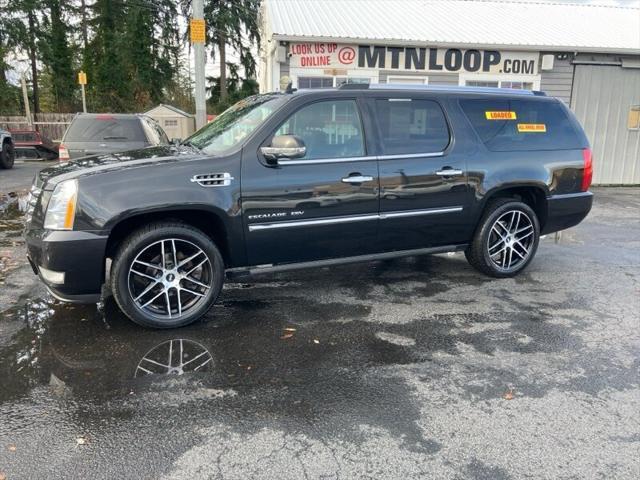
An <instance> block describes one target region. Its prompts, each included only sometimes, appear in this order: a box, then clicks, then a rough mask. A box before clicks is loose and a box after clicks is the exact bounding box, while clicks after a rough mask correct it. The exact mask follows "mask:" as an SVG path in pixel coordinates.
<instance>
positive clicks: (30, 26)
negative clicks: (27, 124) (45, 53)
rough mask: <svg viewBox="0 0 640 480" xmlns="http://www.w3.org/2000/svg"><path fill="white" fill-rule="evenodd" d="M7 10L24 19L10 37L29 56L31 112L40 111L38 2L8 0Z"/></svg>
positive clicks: (34, 0) (35, 0) (32, 0)
mask: <svg viewBox="0 0 640 480" xmlns="http://www.w3.org/2000/svg"><path fill="white" fill-rule="evenodd" d="M6 5H7V10H8V11H9V12H11V13H12V14H13V15H15V16H16V17H17V18H21V19H24V20H25V21H24V22H23V27H22V28H20V29H16V30H15V32H14V33H15V37H14V38H13V39H12V41H13V42H15V44H16V48H18V49H20V50H21V51H22V52H26V54H27V56H28V57H29V65H30V67H31V86H32V102H33V112H34V113H38V112H40V84H39V82H38V75H39V71H38V57H39V52H38V49H37V46H38V34H39V31H40V20H39V17H38V14H37V12H38V10H39V7H40V4H39V2H38V1H37V0H9V1H8V2H7V3H6Z"/></svg>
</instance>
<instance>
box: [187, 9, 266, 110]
mask: <svg viewBox="0 0 640 480" xmlns="http://www.w3.org/2000/svg"><path fill="white" fill-rule="evenodd" d="M187 2H188V3H189V4H190V0H187ZM259 7H260V2H259V0H209V1H207V2H205V6H204V16H205V20H206V22H207V44H208V45H211V46H212V47H214V49H213V50H212V55H213V56H214V58H215V52H216V51H217V52H218V61H219V62H220V76H219V83H220V86H219V89H220V101H221V102H223V103H224V102H226V101H227V95H228V87H227V67H228V66H229V64H228V63H227V47H228V46H230V47H232V48H233V49H234V50H235V51H236V52H237V53H238V55H239V56H240V63H241V64H242V66H243V67H244V70H245V75H246V76H247V77H252V76H254V75H255V70H256V61H255V59H254V57H253V54H252V53H251V49H252V47H254V46H257V44H258V43H259V41H260V33H259V28H258V9H259Z"/></svg>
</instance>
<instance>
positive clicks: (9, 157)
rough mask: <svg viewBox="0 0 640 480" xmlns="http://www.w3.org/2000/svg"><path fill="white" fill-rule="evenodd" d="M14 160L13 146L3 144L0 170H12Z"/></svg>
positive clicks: (0, 153) (0, 154)
mask: <svg viewBox="0 0 640 480" xmlns="http://www.w3.org/2000/svg"><path fill="white" fill-rule="evenodd" d="M15 160H16V151H15V149H14V148H13V145H12V144H11V143H10V142H4V143H3V144H2V151H0V168H4V169H9V168H13V163H14V162H15Z"/></svg>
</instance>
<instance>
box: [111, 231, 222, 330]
mask: <svg viewBox="0 0 640 480" xmlns="http://www.w3.org/2000/svg"><path fill="white" fill-rule="evenodd" d="M223 281H224V262H223V260H222V256H221V255H220V251H219V250H218V248H217V247H216V245H215V244H214V243H213V241H212V240H211V239H210V238H209V237H208V236H207V235H205V234H204V233H203V232H201V231H200V230H198V229H196V228H193V227H191V226H189V225H186V224H183V223H177V222H175V223H174V222H162V223H153V224H150V225H147V226H145V227H144V228H142V229H140V230H138V231H136V232H134V233H133V234H131V235H130V236H129V237H127V238H126V239H125V240H124V241H123V243H122V244H121V246H120V248H119V249H118V253H117V254H116V256H115V258H114V261H113V267H112V272H111V290H112V292H113V296H114V298H115V300H116V302H117V303H118V306H119V307H120V309H121V310H122V311H123V312H124V313H125V314H126V315H127V316H128V317H129V318H130V319H131V320H133V321H134V322H136V323H138V324H139V325H142V326H145V327H152V328H174V327H181V326H184V325H188V324H190V323H193V322H195V321H196V320H198V319H199V318H201V317H202V316H203V315H205V314H206V313H207V312H208V311H209V309H210V308H211V306H212V305H213V303H214V302H215V301H216V299H217V298H218V296H219V294H220V290H221V289H222V284H223Z"/></svg>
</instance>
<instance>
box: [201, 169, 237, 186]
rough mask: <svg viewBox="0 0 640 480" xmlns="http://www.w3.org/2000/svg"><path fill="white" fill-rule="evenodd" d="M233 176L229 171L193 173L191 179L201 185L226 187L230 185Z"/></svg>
mask: <svg viewBox="0 0 640 480" xmlns="http://www.w3.org/2000/svg"><path fill="white" fill-rule="evenodd" d="M231 180H233V177H232V176H231V174H230V173H227V172H225V173H204V174H201V175H194V176H193V177H191V181H192V182H194V183H197V184H198V185H200V186H201V187H226V186H227V185H231Z"/></svg>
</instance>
